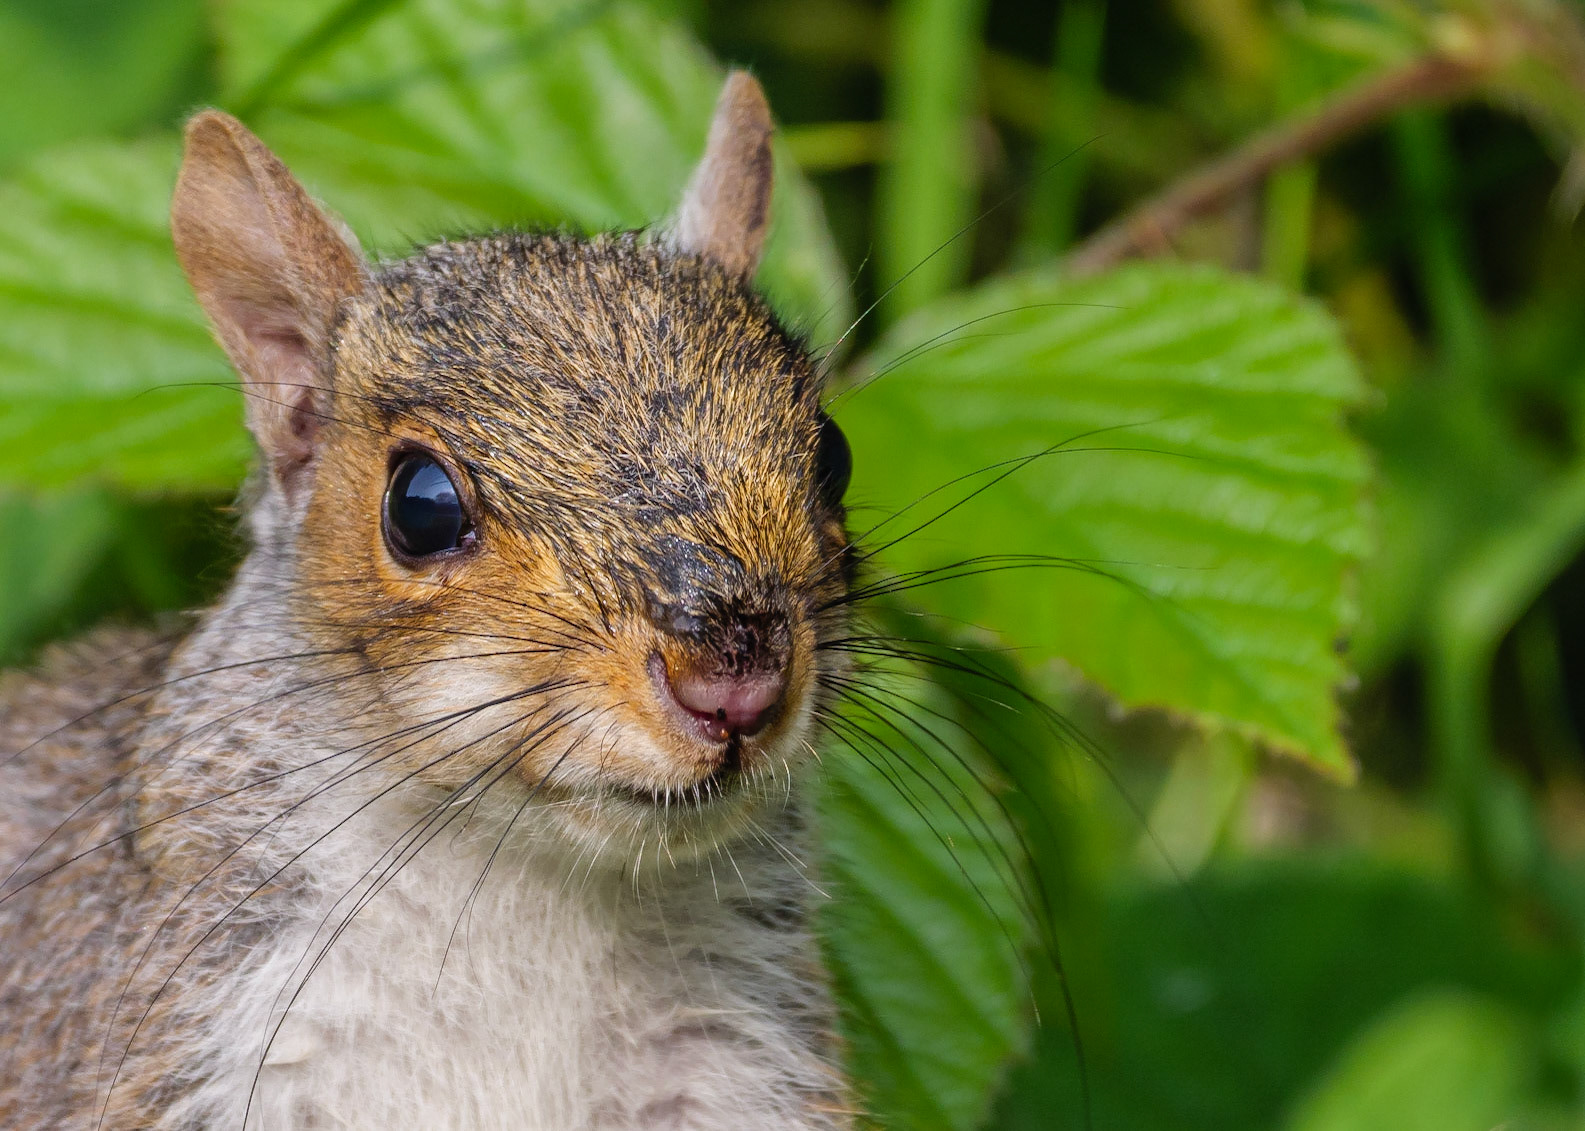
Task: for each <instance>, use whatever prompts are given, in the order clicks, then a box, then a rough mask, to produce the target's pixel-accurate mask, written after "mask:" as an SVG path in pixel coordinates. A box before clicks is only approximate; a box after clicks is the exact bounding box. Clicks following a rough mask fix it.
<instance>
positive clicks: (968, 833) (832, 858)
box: [817, 667, 1039, 1131]
mask: <svg viewBox="0 0 1585 1131" xmlns="http://www.w3.org/2000/svg"><path fill="white" fill-rule="evenodd" d="M865 687H866V690H865V691H864V692H862V693H861V694H860V695H859V697H857V698H856V699H853V700H850V701H849V702H848V703H847V704H846V705H845V706H843V707H841V708H839V709H838V713H839V714H840V715H841V716H842V717H843V718H845V719H846V720H847V721H846V722H844V723H840V724H837V725H836V726H834V728H833V733H834V734H835V735H836V736H837V737H838V738H839V739H844V740H846V741H845V744H844V743H842V742H839V743H836V744H832V743H828V744H827V746H828V750H827V752H826V753H825V754H824V756H823V767H824V768H823V772H822V774H821V775H820V777H819V785H818V789H817V804H818V812H819V815H820V825H821V838H820V841H821V846H822V850H823V853H824V855H825V861H824V863H823V866H822V868H821V877H822V879H821V883H822V887H823V888H824V889H825V890H827V891H828V892H829V893H830V894H831V895H832V896H833V899H832V900H831V902H830V903H829V904H828V905H827V906H826V907H825V908H824V909H823V912H822V922H821V927H822V935H823V937H824V941H825V948H826V957H827V964H828V966H829V968H830V971H831V974H832V978H833V980H834V983H835V986H836V989H837V992H838V1001H839V1003H840V1005H841V1009H842V1021H843V1026H842V1028H843V1035H844V1037H845V1038H846V1041H847V1044H848V1048H849V1051H850V1066H851V1069H852V1071H853V1075H854V1078H855V1080H856V1082H857V1088H858V1091H859V1099H860V1103H861V1106H862V1108H863V1110H864V1111H865V1113H866V1114H867V1115H868V1116H869V1117H870V1118H871V1119H873V1121H874V1123H875V1125H877V1126H880V1127H888V1128H892V1127H895V1128H921V1129H925V1128H928V1129H931V1131H935V1129H948V1128H951V1129H965V1131H966V1129H968V1128H972V1127H976V1126H978V1125H979V1123H980V1121H981V1119H982V1117H983V1116H984V1113H985V1110H986V1107H987V1105H988V1103H989V1099H990V1095H991V1092H992V1087H993V1085H994V1084H995V1082H996V1081H997V1079H998V1078H999V1077H1000V1075H1001V1073H1002V1071H1003V1070H1004V1068H1005V1066H1006V1064H1007V1063H1008V1061H1009V1060H1010V1059H1011V1058H1012V1056H1013V1055H1014V1054H1015V1053H1016V1052H1017V1051H1018V1050H1020V1049H1021V1048H1022V1047H1023V1046H1024V1044H1025V1041H1026V1039H1027V1029H1028V1017H1029V1012H1030V1008H1029V1002H1030V1000H1031V996H1030V991H1029V986H1028V978H1027V977H1026V975H1025V964H1024V954H1025V952H1026V951H1027V950H1028V948H1029V947H1030V945H1031V943H1032V942H1033V940H1034V937H1035V934H1036V927H1037V925H1038V922H1039V920H1038V918H1037V916H1038V910H1037V908H1038V906H1039V904H1038V899H1037V897H1036V894H1035V893H1034V892H1033V891H1032V890H1031V879H1030V877H1029V875H1028V872H1027V859H1026V856H1025V854H1024V852H1023V841H1022V839H1021V838H1020V835H1019V833H1018V830H1017V827H1016V826H1015V825H1014V823H1013V821H1012V817H1011V814H1010V813H1009V812H1008V810H1007V809H1006V808H1004V807H1003V805H1001V804H999V803H998V794H997V793H996V792H995V791H996V790H997V789H998V788H999V787H998V785H997V784H996V783H997V780H998V779H997V776H996V774H995V771H994V768H993V766H992V765H991V764H990V763H989V761H988V759H987V758H986V757H985V755H984V752H982V751H976V748H975V742H974V740H973V736H974V734H975V733H976V730H980V731H983V730H984V724H983V722H982V721H980V720H978V719H977V718H975V717H974V716H973V715H972V714H970V713H968V710H969V709H968V708H967V707H966V705H965V703H964V702H963V701H962V700H960V699H957V698H955V697H954V696H952V695H950V694H949V693H948V692H947V690H946V689H944V688H942V687H940V686H937V685H934V684H932V683H931V682H930V681H928V680H926V679H923V678H922V677H921V673H920V671H918V670H917V669H913V668H907V667H904V668H899V669H897V670H895V671H892V672H890V673H888V674H885V675H882V674H880V673H876V674H875V675H874V676H873V677H867V678H866V680H865Z"/></svg>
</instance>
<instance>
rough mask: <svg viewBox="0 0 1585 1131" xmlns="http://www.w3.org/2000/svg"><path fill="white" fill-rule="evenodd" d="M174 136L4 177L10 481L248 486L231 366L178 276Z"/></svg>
mask: <svg viewBox="0 0 1585 1131" xmlns="http://www.w3.org/2000/svg"><path fill="white" fill-rule="evenodd" d="M176 164H177V149H176V145H175V142H174V141H173V140H171V139H164V138H162V139H158V140H154V141H147V142H140V143H136V144H131V145H120V144H114V143H92V144H82V145H75V146H71V147H68V148H65V149H60V150H55V151H52V152H50V153H48V154H45V155H43V156H41V157H40V158H38V159H36V160H34V161H32V162H31V163H29V164H28V165H26V166H25V167H23V168H22V169H20V170H19V171H18V172H17V173H16V174H15V175H14V176H13V177H11V178H10V179H9V180H8V181H5V182H0V301H3V302H4V303H5V305H6V307H7V312H8V316H7V317H6V318H5V319H3V320H0V438H3V440H4V444H3V445H0V450H3V452H4V454H3V455H0V484H25V485H30V486H49V485H56V484H60V483H65V482H68V481H76V480H100V481H104V482H109V483H119V484H124V485H131V486H138V487H161V486H172V485H174V486H181V487H209V486H218V485H224V484H228V483H234V482H235V481H236V479H237V478H238V476H239V475H240V472H241V469H242V467H243V466H244V462H245V459H246V454H247V450H248V448H247V442H246V438H245V436H244V434H243V432H242V430H241V427H240V420H241V410H240V408H239V407H238V397H237V394H236V393H235V392H234V391H229V390H227V389H224V388H216V387H215V386H216V385H222V386H224V385H231V384H234V381H235V378H234V377H233V376H232V374H231V371H230V369H229V368H228V366H227V365H226V362H225V358H224V357H223V356H222V355H221V353H220V350H219V349H218V348H217V347H216V346H215V345H214V343H213V342H212V340H211V339H210V336H209V332H208V330H207V329H206V328H205V327H204V324H203V319H202V316H201V314H200V313H199V310H198V305H197V303H196V302H194V300H193V298H192V296H191V294H190V293H189V291H188V289H187V284H186V282H185V280H183V278H182V276H181V272H180V271H179V270H178V269H177V266H176V262H175V258H174V256H173V254H172V252H171V248H170V238H169V235H168V234H167V221H166V208H167V201H168V199H169V196H170V186H171V183H172V181H173V180H174V178H175V172H176Z"/></svg>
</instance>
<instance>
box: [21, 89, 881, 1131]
mask: <svg viewBox="0 0 1585 1131" xmlns="http://www.w3.org/2000/svg"><path fill="white" fill-rule="evenodd" d="M770 132H771V129H770V118H769V114H768V110H767V109H766V107H765V103H764V99H763V95H762V94H761V93H760V91H759V88H758V86H757V84H755V83H754V81H753V80H752V79H750V78H748V77H747V76H746V75H743V74H741V73H739V74H734V75H733V76H731V77H730V78H729V79H728V81H727V85H726V87H725V89H724V90H723V93H722V97H721V100H720V103H719V105H718V107H717V113H716V117H715V120H714V122H713V124H712V128H711V133H710V138H709V141H708V143H707V148H706V153H705V156H704V159H703V160H702V162H701V164H700V166H699V169H698V171H697V172H696V173H695V175H694V178H693V180H692V182H691V183H690V187H689V189H688V191H687V193H686V194H685V197H684V201H683V204H682V206H681V207H680V209H679V211H678V216H677V220H676V222H675V224H674V226H673V227H672V228H671V229H670V230H669V231H666V232H663V233H661V234H659V235H658V236H657V235H649V236H645V235H641V234H634V233H629V234H619V235H609V236H599V237H595V238H592V239H578V238H572V237H567V236H560V235H532V234H519V233H501V234H496V235H491V236H484V237H479V238H475V239H468V240H460V241H455V242H446V243H441V244H436V245H434V246H431V247H428V248H425V249H422V250H420V251H419V252H417V253H416V254H415V255H413V256H412V257H410V258H408V259H405V260H401V261H398V262H395V263H391V264H386V265H381V266H378V267H370V266H368V265H366V264H365V263H364V262H363V260H362V258H361V255H360V253H359V252H358V250H357V248H356V246H355V245H354V244H352V243H351V241H350V237H348V236H347V235H346V234H345V233H344V232H343V231H342V230H341V229H340V228H339V227H338V226H337V225H336V224H335V223H334V222H333V221H331V220H330V219H328V218H327V217H326V216H325V215H324V214H323V213H322V212H321V211H320V210H319V209H318V207H317V206H316V205H314V204H313V202H312V201H311V200H310V199H309V198H308V197H307V195H306V193H305V192H304V191H303V190H302V189H301V187H299V186H298V185H297V183H296V182H295V180H293V179H292V178H291V176H290V174H289V173H287V171H286V170H285V167H284V166H282V165H281V164H280V163H279V161H277V160H276V159H275V158H274V156H273V155H271V154H270V153H269V151H268V150H266V149H265V148H264V147H263V145H262V144H261V143H259V142H258V141H257V139H255V138H253V137H252V135H251V134H248V133H247V131H246V130H244V129H243V127H241V126H240V125H239V124H238V123H236V122H235V121H234V120H232V119H229V118H226V117H225V116H224V115H219V114H216V113H213V112H210V113H206V114H204V115H200V116H199V117H198V118H197V119H195V121H194V123H193V124H192V125H191V126H190V128H189V133H188V151H187V157H186V161H185V163H184V167H183V171H182V175H181V179H180V182H179V185H178V191H177V199H176V204H175V206H174V210H173V231H174V232H175V235H176V242H177V248H178V253H179V255H180V256H181V258H182V261H183V266H184V267H185V268H186V270H187V272H188V275H189V278H191V279H192V281H193V284H194V288H195V290H196V292H197V293H198V295H199V298H200V300H201V301H202V302H203V304H204V307H205V309H206V311H207V312H208V313H209V315H210V317H211V320H212V321H213V322H214V324H215V326H216V331H217V335H218V336H219V338H220V339H221V342H222V344H223V345H225V347H226V349H227V351H228V353H229V354H230V355H231V357H232V359H233V361H234V362H235V363H236V365H237V367H238V370H239V373H240V375H241V377H242V379H243V383H244V391H245V392H246V393H247V394H248V395H247V398H246V399H247V401H248V405H249V407H248V416H249V425H250V427H251V428H252V430H253V432H254V434H255V436H256V437H257V438H258V440H259V444H260V448H261V452H262V454H263V460H262V463H261V468H260V471H259V473H258V477H257V482H256V484H255V486H254V488H253V492H252V493H253V495H254V501H253V504H252V509H251V512H250V515H249V525H250V529H251V532H252V535H253V540H254V543H255V545H254V549H253V551H252V552H251V553H250V554H249V555H248V557H247V559H246V560H245V561H244V563H243V564H242V566H241V567H240V570H239V573H238V576H237V579H236V581H235V582H234V584H233V586H232V588H231V589H230V591H229V593H228V594H227V596H226V598H225V599H224V600H223V601H222V602H221V603H220V604H219V605H218V606H217V607H216V608H215V609H213V610H210V611H209V612H207V613H206V614H204V615H203V616H202V617H201V618H200V620H199V621H198V622H197V624H196V626H195V627H194V628H193V629H192V630H191V631H190V632H188V633H187V634H186V635H185V637H183V638H181V639H179V640H173V641H170V642H162V641H159V640H156V639H155V638H152V637H144V638H138V639H137V640H136V641H135V643H136V646H137V649H139V650H140V651H138V655H139V656H140V657H141V659H140V660H139V661H138V663H137V664H133V663H131V662H129V661H119V662H116V663H110V664H109V665H108V673H109V674H105V673H104V671H102V670H101V669H102V668H104V667H105V665H101V667H95V666H94V665H92V664H83V663H81V662H79V661H75V660H68V659H65V658H61V657H57V658H56V659H54V660H52V661H48V662H46V664H45V668H44V672H43V674H42V675H41V676H40V677H37V678H35V679H34V680H32V681H31V682H18V681H17V680H16V679H13V681H12V682H11V683H10V684H7V685H6V687H5V690H4V692H3V695H4V698H3V699H0V710H3V712H4V714H0V736H3V737H4V738H6V739H7V740H8V745H9V746H10V747H11V748H13V749H23V750H24V753H23V755H22V756H21V757H19V758H18V759H16V760H15V761H14V762H13V763H12V764H10V765H9V766H7V767H6V768H4V769H0V780H4V781H5V782H6V787H7V788H6V789H5V790H0V862H4V859H6V858H13V859H15V860H22V859H23V858H25V857H28V855H29V853H33V855H32V857H31V859H28V860H27V861H26V863H25V864H24V866H23V867H22V868H21V869H20V871H19V872H18V875H17V877H16V878H15V879H14V880H13V882H12V883H11V884H10V886H9V887H7V888H5V889H0V895H4V896H5V899H4V901H3V902H0V945H3V946H4V948H5V950H6V951H7V953H9V954H20V955H22V956H23V957H22V958H21V959H20V960H19V961H17V962H16V963H14V964H12V966H11V967H10V968H9V969H8V970H6V971H4V972H0V1004H3V1005H4V1007H5V1010H6V1015H7V1016H8V1017H9V1016H12V1015H13V1011H16V1010H21V1009H24V1008H25V1009H26V1010H27V1011H28V1014H29V1016H31V1017H34V1018H37V1019H38V1020H36V1021H34V1022H31V1023H30V1024H27V1025H20V1026H7V1027H5V1029H4V1030H3V1031H0V1061H8V1060H9V1061H10V1062H12V1063H13V1064H15V1065H18V1066H20V1067H19V1068H18V1069H17V1070H16V1071H12V1072H5V1073H0V1125H4V1126H6V1127H17V1128H28V1127H40V1128H42V1127H56V1126H67V1125H73V1126H77V1125H81V1126H93V1125H95V1123H96V1121H99V1120H100V1119H101V1117H102V1119H103V1122H102V1125H103V1126H106V1127H144V1126H152V1127H162V1128H167V1127H168V1128H189V1127H220V1126H231V1127H243V1126H246V1127H249V1128H285V1127H317V1126H337V1127H371V1128H373V1127H379V1128H386V1127H415V1128H417V1127H423V1128H446V1127H455V1128H459V1129H461V1128H468V1129H471V1131H487V1129H490V1128H503V1129H504V1128H531V1129H538V1128H543V1129H545V1131H552V1129H555V1131H569V1129H577V1128H606V1129H611V1131H615V1129H618V1128H633V1129H638V1128H679V1129H680V1128H692V1129H696V1131H715V1129H722V1131H724V1129H726V1128H742V1127H755V1128H772V1129H775V1128H784V1129H787V1131H795V1129H803V1131H813V1129H817V1128H819V1129H826V1128H839V1127H845V1126H848V1124H849V1121H850V1118H851V1116H850V1110H849V1108H850V1099H849V1097H848V1095H847V1093H846V1089H845V1085H844V1083H843V1081H842V1080H841V1078H840V1074H839V1073H838V1071H837V1068H836V1065H835V1057H836V1053H837V1048H836V1042H835V1040H834V1038H833V1036H832V1033H831V1026H832V1009H831V1003H830V1000H829V997H828V994H827V990H826V983H825V978H824V975H823V973H822V971H821V969H820V966H819V961H818V954H817V948H816V946H815V944H814V941H813V939H812V936H811V934H810V932H809V930H808V928H807V925H806V910H807V909H806V902H807V900H808V898H809V895H810V893H811V892H812V891H814V890H815V887H814V884H813V883H812V882H811V880H810V878H809V877H808V876H806V875H805V874H804V865H802V864H801V863H800V862H799V861H800V859H801V858H802V856H803V853H802V850H801V849H800V848H799V844H800V843H801V842H802V840H803V839H804V837H805V819H804V817H803V815H802V814H801V811H800V809H799V806H798V803H797V800H796V792H797V791H796V778H797V774H798V766H799V764H800V763H802V762H804V761H805V760H806V759H807V757H808V756H809V755H810V753H811V752H812V745H811V744H812V740H813V733H814V730H815V719H816V717H817V715H818V713H819V712H820V711H821V710H822V709H823V708H824V707H825V706H827V703H826V699H827V698H828V696H829V694H830V693H829V692H828V691H827V690H826V689H827V688H828V687H829V686H830V685H831V684H832V682H833V680H834V678H835V677H838V676H840V675H841V674H842V672H841V670H840V669H839V668H838V667H837V666H836V661H834V660H833V659H832V658H831V654H830V652H829V650H822V648H821V644H822V642H824V641H828V640H830V639H833V638H834V637H836V636H838V635H840V633H841V631H842V629H843V613H842V611H841V610H842V609H843V608H845V602H844V600H843V598H844V597H845V595H846V594H847V591H848V581H849V578H848V573H849V568H850V567H849V558H850V550H849V548H848V541H847V535H846V533H845V529H844V516H843V513H842V509H841V503H840V499H833V498H828V497H825V494H824V493H823V492H822V490H821V488H820V486H819V483H818V468H817V466H816V464H817V460H818V451H819V448H820V445H821V443H822V436H823V432H822V429H823V428H824V427H828V426H829V424H828V422H824V420H823V416H822V414H821V410H820V403H819V397H820V387H819V377H818V374H817V372H816V370H815V368H814V366H813V364H812V362H811V361H810V359H809V358H808V356H807V355H806V353H805V352H804V351H803V349H802V348H801V347H800V345H799V344H798V343H797V342H796V341H794V340H793V339H792V338H790V337H789V336H788V335H787V334H786V333H785V332H784V331H783V330H782V329H781V327H780V326H779V325H778V324H777V322H776V320H775V319H774V317H773V316H772V315H771V314H770V312H769V311H768V309H767V308H766V307H765V306H764V304H763V303H762V302H761V300H760V299H759V298H757V297H756V296H755V295H754V293H753V292H752V290H751V289H750V287H749V285H748V280H749V278H750V277H751V276H752V273H753V271H754V268H755V266H756V265H757V263H758V259H759V255H760V250H761V247H762V244H763V240H764V235H765V228H766V219H767V216H768V207H769V194H770V175H771V173H770V170H771V162H770V149H769V139H770ZM413 458H422V459H423V460H426V461H431V462H433V463H434V464H435V465H436V466H438V467H439V468H440V469H442V470H443V471H444V473H445V475H446V477H447V478H448V479H449V480H450V483H451V485H452V486H453V487H454V489H455V494H456V496H457V504H456V505H457V506H458V507H459V508H460V511H461V512H462V514H463V515H464V516H465V519H466V526H465V529H466V536H465V537H463V536H459V537H458V539H457V541H456V544H455V545H454V546H450V547H447V548H444V549H443V550H442V551H441V552H436V553H432V554H428V555H424V556H421V557H417V558H413V557H411V556H408V555H405V554H404V553H401V552H398V550H397V549H396V548H395V545H394V543H393V541H392V536H391V532H390V530H389V528H388V524H389V522H390V521H392V520H391V519H390V517H389V514H390V512H389V510H388V506H389V504H388V501H387V493H388V492H391V491H394V490H395V489H396V488H395V487H394V486H393V484H394V483H395V481H396V479H395V474H394V473H395V470H396V469H397V468H398V467H400V466H402V461H403V460H405V459H413ZM89 646H90V648H94V647H97V648H98V649H99V650H100V651H107V650H108V649H109V648H110V647H111V645H110V644H109V643H108V641H107V640H105V639H104V638H100V640H99V642H98V643H97V644H96V643H94V642H93V641H90V645H89ZM150 656H152V657H154V658H153V659H152V660H151V659H149V657H150ZM96 672H98V673H100V674H97V675H96V674H95V673H96ZM145 688H147V689H152V690H143V689H145ZM106 689H108V690H109V691H110V692H111V694H110V696H109V698H110V699H111V700H115V699H120V700H122V702H121V704H120V705H119V706H118V707H117V708H116V709H115V710H111V711H107V712H103V713H101V714H99V715H91V714H90V715H89V716H88V717H89V719H90V721H89V722H87V723H86V724H79V725H76V726H75V727H74V726H67V725H65V724H67V723H68V722H69V721H70V720H71V719H73V718H74V717H75V715H76V714H81V713H83V712H82V710H81V701H82V699H83V698H84V696H85V695H87V694H89V693H90V691H94V690H98V691H104V690H106ZM30 701H32V706H30V707H29V709H26V710H24V709H22V704H24V703H28V702H30ZM40 704H42V706H41V705H40ZM52 705H53V706H52ZM55 708H58V709H55ZM57 728H59V729H58V733H57ZM95 728H97V729H95ZM41 735H43V736H44V738H43V739H42V740H40V736H41ZM85 736H86V739H85ZM13 781H14V782H15V785H14V786H13ZM107 783H109V784H108V785H107ZM8 792H9V796H11V797H14V798H17V799H19V800H18V801H12V802H8V801H6V800H5V799H4V798H5V797H6V796H7V795H8ZM24 802H25V803H24ZM78 806H82V809H81V811H80V813H79V814H78V815H76V816H73V815H72V814H73V810H74V808H76V807H78ZM41 812H47V813H51V814H53V818H52V819H51V820H48V821H46V820H44V819H42V818H41V817H40V813H41ZM60 820H65V822H66V826H67V827H66V829H65V830H63V831H64V833H75V834H77V835H76V836H72V835H62V834H56V835H53V836H52V835H49V834H50V826H51V825H52V824H53V822H54V821H60ZM74 822H75V823H74ZM96 822H97V826H98V831H97V832H95V831H94V829H95V826H96ZM107 835H108V836H110V837H117V838H118V839H115V840H114V842H113V843H112V844H111V846H110V847H109V848H108V849H107V850H106V851H104V852H100V853H97V854H96V853H89V854H88V855H87V856H85V857H84V858H83V860H81V861H76V862H72V861H71V858H72V856H73V855H74V852H73V849H77V848H78V847H79V846H80V845H81V844H82V843H85V842H84V841H82V840H81V837H82V836H98V837H99V838H101V839H103V838H104V837H105V836H107ZM35 850H37V851H35ZM52 868H58V869H59V870H58V871H56V872H53V873H52V872H51V871H50V869H52ZM7 870H8V871H9V866H8V867H7ZM29 880H33V881H34V882H33V883H32V884H31V885H30V886H26V887H19V885H22V884H27V881H29ZM6 893H9V894H6ZM24 1002H25V1003H26V1005H25V1006H24V1005H23V1003H24Z"/></svg>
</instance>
